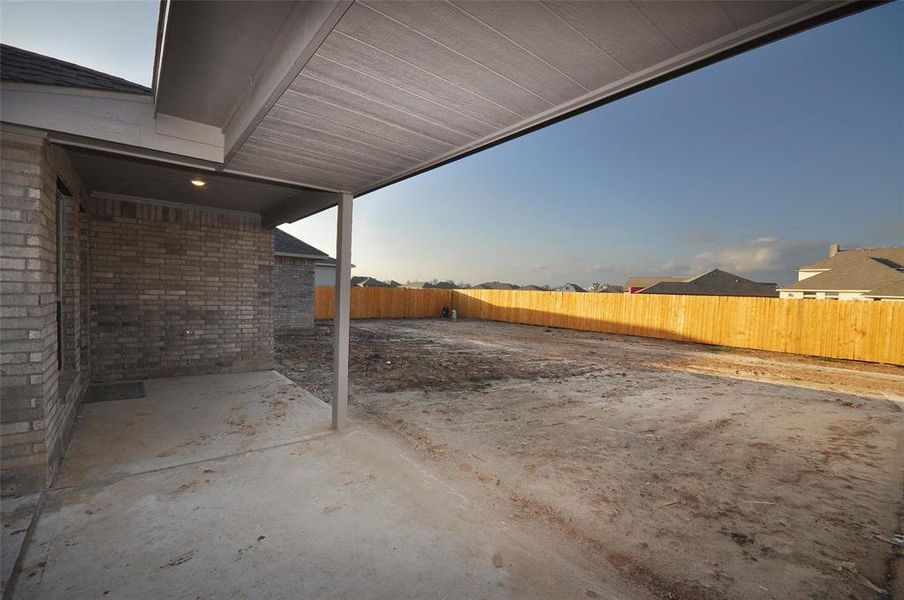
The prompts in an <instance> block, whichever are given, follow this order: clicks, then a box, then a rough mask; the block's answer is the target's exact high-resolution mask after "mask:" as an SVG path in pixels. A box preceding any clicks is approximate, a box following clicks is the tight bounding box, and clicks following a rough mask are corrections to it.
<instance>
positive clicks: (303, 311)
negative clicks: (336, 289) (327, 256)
mask: <svg viewBox="0 0 904 600" xmlns="http://www.w3.org/2000/svg"><path fill="white" fill-rule="evenodd" d="M273 269H274V279H275V282H276V312H275V315H274V329H275V330H276V333H284V332H288V331H294V330H298V329H311V328H313V327H314V271H315V261H314V260H311V259H306V258H298V257H291V256H277V257H276V264H275V265H274V267H273Z"/></svg>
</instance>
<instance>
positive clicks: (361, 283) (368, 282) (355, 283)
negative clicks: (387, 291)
mask: <svg viewBox="0 0 904 600" xmlns="http://www.w3.org/2000/svg"><path fill="white" fill-rule="evenodd" d="M352 287H384V288H385V287H390V286H389V285H387V284H386V283H383V282H382V281H380V280H379V279H374V278H373V277H364V276H360V277H352Z"/></svg>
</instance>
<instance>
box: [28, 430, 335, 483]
mask: <svg viewBox="0 0 904 600" xmlns="http://www.w3.org/2000/svg"><path fill="white" fill-rule="evenodd" d="M350 431H352V430H345V431H333V430H329V431H321V432H318V433H312V434H310V435H305V436H302V437H300V438H297V439H294V440H290V441H288V442H280V443H279V444H273V445H272V446H265V447H263V448H253V449H250V450H242V451H241V452H231V453H228V454H222V455H220V456H212V457H209V458H203V459H200V460H193V461H188V462H184V463H179V464H177V465H167V466H165V467H159V468H157V469H147V470H145V471H136V472H135V473H117V474H115V475H111V476H109V477H103V478H100V479H93V480H91V481H86V482H84V483H78V484H72V485H63V486H58V487H52V488H50V489H49V490H47V492H43V493H46V494H49V495H50V496H52V497H56V496H58V495H61V494H63V493H65V492H69V491H73V490H75V491H82V490H91V489H97V488H102V487H106V486H108V485H112V484H114V483H118V482H120V481H123V480H126V479H133V478H135V477H141V476H143V475H149V474H152V473H162V472H166V471H172V470H175V469H181V468H183V467H192V466H197V465H203V464H205V463H215V462H222V461H224V460H228V459H230V458H235V457H238V456H251V455H254V454H260V453H261V452H267V451H269V450H275V449H277V448H285V447H287V446H294V445H295V444H305V443H309V442H315V441H317V440H321V439H324V438H329V437H333V436H337V435H344V434H346V433H349V432H350Z"/></svg>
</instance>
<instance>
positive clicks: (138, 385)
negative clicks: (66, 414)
mask: <svg viewBox="0 0 904 600" xmlns="http://www.w3.org/2000/svg"><path fill="white" fill-rule="evenodd" d="M136 398H144V382H143V381H131V382H127V383H104V384H97V385H91V386H88V392H87V393H86V394H85V402H110V401H112V400H134V399H136Z"/></svg>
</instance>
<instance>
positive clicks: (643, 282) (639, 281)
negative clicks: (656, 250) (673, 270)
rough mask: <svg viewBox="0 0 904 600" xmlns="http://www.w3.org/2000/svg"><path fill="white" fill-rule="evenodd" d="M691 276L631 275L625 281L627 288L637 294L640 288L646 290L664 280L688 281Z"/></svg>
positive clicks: (631, 292) (629, 291)
mask: <svg viewBox="0 0 904 600" xmlns="http://www.w3.org/2000/svg"><path fill="white" fill-rule="evenodd" d="M688 279H690V278H689V277H631V278H629V279H628V281H627V283H625V290H627V292H628V293H630V294H636V293H637V292H639V291H640V290H644V289H646V288H648V287H650V286H651V285H656V284H657V283H662V282H664V281H674V282H679V283H681V282H687V280H688Z"/></svg>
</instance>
